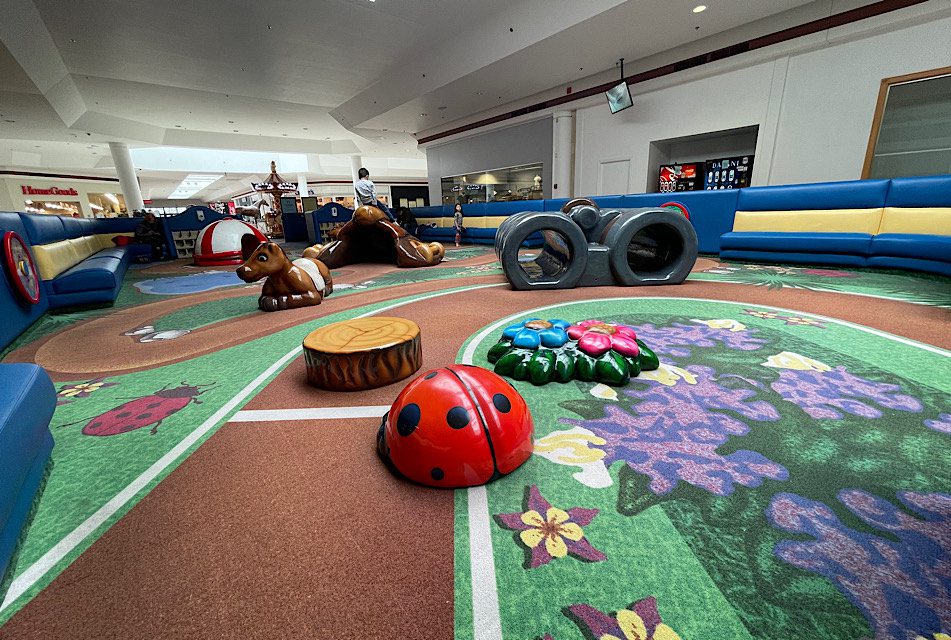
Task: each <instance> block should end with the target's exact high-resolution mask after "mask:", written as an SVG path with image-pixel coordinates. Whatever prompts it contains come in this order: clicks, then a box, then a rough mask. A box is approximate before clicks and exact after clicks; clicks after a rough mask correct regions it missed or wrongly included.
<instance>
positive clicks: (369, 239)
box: [304, 206, 446, 269]
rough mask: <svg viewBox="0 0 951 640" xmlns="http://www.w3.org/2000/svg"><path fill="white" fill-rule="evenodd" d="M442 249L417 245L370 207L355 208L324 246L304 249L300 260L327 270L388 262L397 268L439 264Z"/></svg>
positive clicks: (398, 227)
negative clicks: (311, 261)
mask: <svg viewBox="0 0 951 640" xmlns="http://www.w3.org/2000/svg"><path fill="white" fill-rule="evenodd" d="M445 255H446V250H445V248H444V247H443V246H442V244H440V243H438V242H421V241H420V240H419V239H418V238H416V237H415V236H412V235H410V234H409V233H407V232H406V229H404V228H403V227H401V226H399V225H398V224H396V223H395V222H393V221H392V220H390V219H389V218H387V216H386V214H385V213H383V211H381V210H380V209H378V208H376V207H372V206H362V207H358V208H357V210H356V211H354V212H353V219H352V220H350V221H349V222H347V223H345V224H344V225H343V226H342V227H340V228H339V229H338V230H337V233H336V236H335V238H334V239H333V240H332V241H331V242H328V243H327V244H315V245H314V246H312V247H308V248H307V249H304V257H305V258H310V259H312V260H320V261H321V262H323V263H325V264H326V265H327V266H328V267H330V268H331V269H337V268H339V267H342V266H344V265H347V264H353V263H356V262H389V263H395V264H396V265H397V266H400V267H430V266H432V265H434V264H439V263H440V262H441V261H442V259H443V257H445Z"/></svg>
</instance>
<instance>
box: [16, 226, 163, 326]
mask: <svg viewBox="0 0 951 640" xmlns="http://www.w3.org/2000/svg"><path fill="white" fill-rule="evenodd" d="M19 215H20V220H21V222H22V226H23V228H24V229H25V230H26V233H27V236H28V238H29V242H30V244H31V245H32V246H31V251H32V252H33V257H34V261H35V263H36V268H37V271H38V272H39V274H40V279H41V280H42V281H43V293H44V294H45V296H44V297H46V298H47V299H48V301H49V306H50V308H59V307H67V306H74V305H82V304H96V303H105V302H113V301H115V299H116V296H118V295H119V289H120V288H121V287H122V279H123V277H124V276H125V272H126V270H127V269H128V268H129V263H130V262H131V261H132V258H133V257H136V256H139V255H143V254H145V255H147V254H150V253H151V247H150V246H149V245H142V244H129V245H125V246H121V247H119V246H116V245H115V244H114V242H113V240H112V239H113V238H114V237H115V236H118V235H124V236H131V235H133V232H134V230H135V226H137V225H138V224H139V222H141V220H137V219H135V218H117V219H104V220H89V219H78V218H66V217H60V216H49V215H42V214H27V213H21V214H19Z"/></svg>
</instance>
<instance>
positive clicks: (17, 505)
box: [0, 364, 56, 583]
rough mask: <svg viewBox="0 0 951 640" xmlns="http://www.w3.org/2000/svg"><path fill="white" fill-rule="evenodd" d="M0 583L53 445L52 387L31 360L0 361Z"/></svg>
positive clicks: (53, 391) (54, 399)
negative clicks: (26, 361)
mask: <svg viewBox="0 0 951 640" xmlns="http://www.w3.org/2000/svg"><path fill="white" fill-rule="evenodd" d="M0 389H3V394H2V395H0V583H2V582H3V576H4V574H5V573H6V571H7V568H8V567H9V564H10V559H11V557H12V556H13V553H14V550H15V549H14V548H15V546H16V543H17V540H18V539H19V538H20V533H21V531H22V529H23V526H24V524H26V519H27V516H28V515H29V513H30V509H31V506H32V505H33V501H34V499H35V498H36V494H37V491H38V490H39V488H40V485H41V483H42V480H43V473H44V471H45V469H46V464H47V462H48V461H49V457H50V452H51V451H52V449H53V436H52V435H51V434H50V429H49V424H50V420H51V419H52V417H53V410H54V409H55V408H56V389H55V388H54V387H53V383H52V382H51V381H50V378H49V376H48V375H47V374H46V372H45V371H43V369H42V368H40V367H38V366H36V365H35V364H0Z"/></svg>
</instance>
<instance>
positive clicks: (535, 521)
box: [495, 485, 607, 569]
mask: <svg viewBox="0 0 951 640" xmlns="http://www.w3.org/2000/svg"><path fill="white" fill-rule="evenodd" d="M526 507H527V509H526V510H525V511H524V512H523V513H500V514H498V515H496V516H495V520H496V522H498V523H499V525H501V526H503V527H505V528H506V529H512V530H514V531H518V532H519V534H518V538H519V540H521V541H522V544H524V545H525V546H526V547H527V548H528V551H529V557H528V560H527V565H526V566H527V568H529V569H534V568H536V567H540V566H542V565H544V564H548V563H549V562H551V561H552V560H554V559H555V558H564V557H565V556H567V555H569V554H570V555H572V556H575V557H577V558H580V559H581V560H586V561H588V562H600V561H601V560H607V556H606V555H604V554H603V553H601V552H600V551H598V550H597V549H595V548H594V547H592V546H591V543H589V542H588V540H587V539H586V538H585V534H584V530H583V529H582V528H581V527H582V526H586V525H588V524H590V523H591V521H592V520H594V517H595V516H596V515H598V510H597V509H584V508H582V507H574V508H572V509H569V510H568V511H565V510H563V509H559V508H558V507H554V506H552V505H551V503H549V502H548V501H547V500H545V498H544V497H542V494H541V492H540V491H539V490H538V487H537V486H536V485H532V486H531V487H529V491H528V498H527V504H526ZM543 512H544V515H542V513H543Z"/></svg>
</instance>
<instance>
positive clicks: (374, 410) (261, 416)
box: [228, 404, 390, 422]
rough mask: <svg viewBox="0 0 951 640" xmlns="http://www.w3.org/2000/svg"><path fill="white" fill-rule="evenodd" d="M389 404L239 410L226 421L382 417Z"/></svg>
mask: <svg viewBox="0 0 951 640" xmlns="http://www.w3.org/2000/svg"><path fill="white" fill-rule="evenodd" d="M389 410H390V405H388V404H381V405H367V406H363V407H313V408H309V409H254V410H249V411H239V412H238V413H236V414H234V415H233V416H231V419H230V420H228V422H286V421H288V420H341V419H345V418H382V417H383V414H384V413H386V412H387V411H389Z"/></svg>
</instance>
